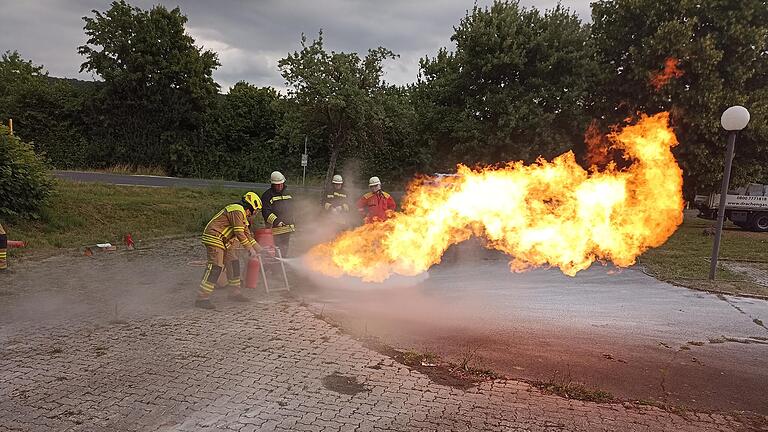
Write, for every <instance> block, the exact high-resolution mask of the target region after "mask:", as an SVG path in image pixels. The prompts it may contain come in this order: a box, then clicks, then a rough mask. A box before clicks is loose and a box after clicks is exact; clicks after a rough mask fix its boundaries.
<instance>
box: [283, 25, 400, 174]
mask: <svg viewBox="0 0 768 432" xmlns="http://www.w3.org/2000/svg"><path fill="white" fill-rule="evenodd" d="M301 47H302V49H301V51H296V52H294V53H292V54H289V55H288V57H286V58H284V59H282V60H280V62H279V63H278V65H279V67H280V71H281V73H282V75H283V78H284V79H285V81H286V84H288V86H289V90H288V93H289V97H290V98H291V99H292V100H293V102H294V103H295V108H296V110H297V112H296V113H294V114H299V115H298V116H296V115H292V116H290V117H289V119H290V120H292V123H293V124H292V125H289V127H293V128H294V130H295V129H303V130H304V131H305V132H306V131H315V133H318V134H320V135H321V136H322V137H323V142H324V143H326V145H327V149H328V152H327V153H328V155H329V160H328V171H327V172H326V176H325V185H326V187H329V186H330V181H331V178H332V177H333V174H334V172H335V169H336V163H337V161H338V158H339V155H340V154H341V153H342V151H349V150H350V149H351V148H353V147H354V146H356V145H359V144H360V143H363V142H367V141H368V140H369V138H371V139H372V138H373V136H374V135H375V134H373V131H374V130H376V129H377V128H380V125H381V123H382V121H383V117H384V113H383V111H382V108H381V107H380V106H378V105H377V104H376V101H375V94H376V92H378V91H380V90H381V89H382V88H383V85H384V84H383V82H382V80H381V76H382V62H383V61H384V60H385V59H389V58H395V54H394V53H392V51H390V50H388V49H386V48H382V47H379V48H376V49H372V50H368V54H367V55H366V56H365V57H364V58H360V56H359V55H358V54H357V53H344V52H335V51H330V52H328V51H326V50H325V47H324V46H323V33H322V32H320V34H319V36H318V38H317V39H316V40H314V41H313V42H312V43H311V44H309V45H308V44H307V38H306V37H305V36H304V35H302V38H301ZM294 135H295V134H294Z"/></svg>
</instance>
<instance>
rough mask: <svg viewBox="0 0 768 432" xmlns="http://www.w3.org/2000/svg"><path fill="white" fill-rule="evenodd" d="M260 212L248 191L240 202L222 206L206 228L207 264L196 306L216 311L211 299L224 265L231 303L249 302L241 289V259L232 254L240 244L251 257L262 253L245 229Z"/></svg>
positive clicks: (257, 200)
mask: <svg viewBox="0 0 768 432" xmlns="http://www.w3.org/2000/svg"><path fill="white" fill-rule="evenodd" d="M260 209H261V199H260V198H259V196H258V195H256V194H255V193H254V192H248V193H246V194H245V195H244V196H243V199H242V200H241V202H239V203H237V204H230V205H228V206H226V207H224V208H223V209H222V210H221V211H220V212H218V213H216V215H215V216H214V217H213V218H212V219H211V221H210V222H208V225H206V226H205V231H203V236H202V241H203V244H204V245H205V249H206V251H207V254H208V264H207V266H206V269H205V274H204V275H203V280H202V281H201V282H200V292H199V293H198V295H197V300H195V306H196V307H199V308H202V309H215V307H214V306H213V304H212V303H211V300H210V296H211V293H212V292H213V290H214V289H215V288H216V281H217V280H219V276H220V275H221V272H222V271H224V268H225V266H226V272H227V282H228V286H229V287H230V288H231V291H230V292H229V298H230V299H231V300H234V301H241V302H247V301H249V300H248V298H247V297H245V296H244V295H243V293H242V291H241V288H240V285H241V283H240V260H239V259H238V256H237V255H236V254H235V247H236V246H237V243H238V242H239V243H240V244H241V245H242V246H243V247H244V248H245V249H247V250H248V254H249V255H250V257H251V258H253V257H255V256H257V255H258V253H259V251H261V247H260V246H259V244H258V243H256V240H254V239H253V237H252V236H251V232H250V230H249V229H248V224H249V223H248V218H249V217H250V216H251V215H253V214H254V213H256V212H257V211H259V210H260Z"/></svg>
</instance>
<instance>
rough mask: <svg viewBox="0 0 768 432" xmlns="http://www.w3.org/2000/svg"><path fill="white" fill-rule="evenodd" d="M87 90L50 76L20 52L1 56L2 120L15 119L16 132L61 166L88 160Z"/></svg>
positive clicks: (0, 103)
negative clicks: (84, 117) (84, 108)
mask: <svg viewBox="0 0 768 432" xmlns="http://www.w3.org/2000/svg"><path fill="white" fill-rule="evenodd" d="M85 94H86V92H85V91H83V90H78V89H76V88H75V87H74V86H72V84H70V83H69V82H67V81H65V80H60V79H56V78H50V77H49V76H48V73H47V72H46V71H45V69H44V68H43V67H42V66H37V65H34V64H33V63H32V62H31V61H28V60H24V59H23V58H22V57H21V55H19V53H18V52H16V51H14V52H10V51H9V52H6V53H5V54H3V55H2V57H1V58H0V119H8V118H13V120H14V126H15V132H16V134H17V135H19V136H21V137H23V138H24V139H26V140H27V141H30V142H32V143H33V144H34V146H35V148H36V150H37V151H38V153H41V154H44V155H45V156H47V157H48V158H50V159H51V162H52V163H53V164H54V165H55V166H57V167H59V168H73V167H81V166H84V165H86V164H87V162H88V146H87V140H86V136H85V130H84V125H83V123H82V103H83V100H84V95H85Z"/></svg>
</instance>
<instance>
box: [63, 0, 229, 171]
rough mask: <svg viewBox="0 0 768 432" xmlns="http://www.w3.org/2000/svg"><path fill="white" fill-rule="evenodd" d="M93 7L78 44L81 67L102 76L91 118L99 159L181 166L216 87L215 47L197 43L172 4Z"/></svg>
mask: <svg viewBox="0 0 768 432" xmlns="http://www.w3.org/2000/svg"><path fill="white" fill-rule="evenodd" d="M92 12H93V14H94V16H93V17H84V18H83V19H84V20H85V34H86V35H87V36H88V40H87V42H86V45H83V46H81V47H79V49H78V50H79V52H80V54H82V55H83V56H85V58H86V61H85V62H84V63H83V64H82V66H81V67H80V70H81V72H82V71H88V72H93V73H95V74H97V75H99V76H100V77H101V78H102V79H103V80H104V81H103V84H102V85H101V86H100V90H99V93H98V94H97V95H96V97H95V99H94V101H93V104H94V105H95V106H96V107H98V109H95V110H93V115H94V117H93V118H92V119H90V120H91V122H92V123H93V124H96V125H98V128H97V129H96V130H95V131H94V135H95V136H94V139H95V140H97V141H98V143H99V144H100V145H101V147H102V151H103V155H104V159H107V160H109V162H111V163H116V162H123V163H125V162H127V163H136V164H152V163H155V162H156V161H163V162H164V164H165V165H166V167H167V168H168V169H170V170H171V171H178V170H181V169H182V168H183V165H184V164H186V163H188V162H189V157H190V154H189V151H188V148H187V147H190V146H194V145H195V143H199V140H200V127H201V125H202V124H203V122H204V120H205V116H206V114H207V113H208V110H209V108H210V105H211V103H212V102H213V100H214V98H215V97H216V94H217V92H218V85H217V84H216V83H215V82H214V80H213V77H212V74H213V70H214V69H216V67H218V66H219V62H218V60H217V56H216V54H215V53H213V52H211V51H204V50H203V49H201V48H199V47H197V46H196V45H195V43H194V39H193V38H192V37H191V36H189V35H188V34H187V33H186V32H185V29H184V26H185V24H186V22H187V18H186V16H184V15H183V14H182V13H181V10H180V9H179V8H178V7H177V8H174V9H172V10H168V9H166V8H165V7H164V6H159V5H158V6H154V7H153V8H152V9H150V10H142V9H140V8H138V7H134V6H131V5H129V4H128V3H127V2H126V1H125V0H120V1H115V2H113V3H112V4H111V7H110V8H109V9H108V10H107V11H106V12H103V13H102V12H99V11H97V10H94V11H92ZM110 159H111V160H110Z"/></svg>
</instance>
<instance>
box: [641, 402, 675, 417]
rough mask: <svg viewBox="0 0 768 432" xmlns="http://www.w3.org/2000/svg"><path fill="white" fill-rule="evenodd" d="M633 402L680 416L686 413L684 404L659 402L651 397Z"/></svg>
mask: <svg viewBox="0 0 768 432" xmlns="http://www.w3.org/2000/svg"><path fill="white" fill-rule="evenodd" d="M634 403H635V404H637V405H644V406H652V407H656V408H658V409H661V410H664V411H666V412H669V413H672V414H677V415H679V416H681V417H685V415H686V414H687V413H688V408H686V407H684V406H678V405H672V404H669V403H666V402H661V401H657V400H653V399H641V400H637V401H634Z"/></svg>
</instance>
